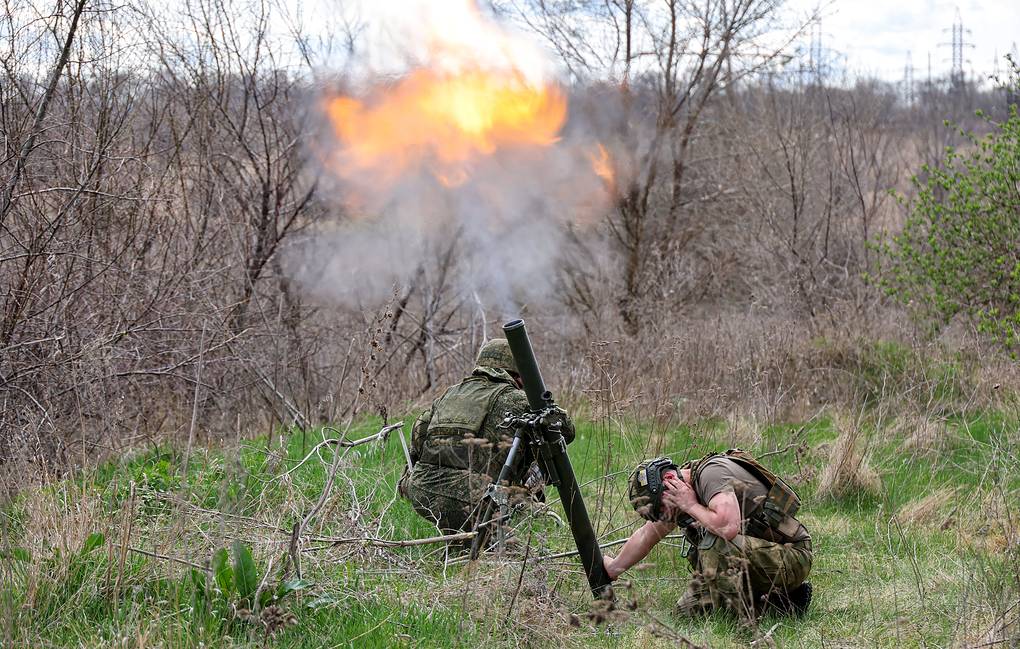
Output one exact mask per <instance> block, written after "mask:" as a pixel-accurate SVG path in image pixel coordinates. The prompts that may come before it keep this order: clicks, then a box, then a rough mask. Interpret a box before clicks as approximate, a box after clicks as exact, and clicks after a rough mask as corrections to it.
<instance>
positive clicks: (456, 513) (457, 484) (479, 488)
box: [398, 463, 542, 534]
mask: <svg viewBox="0 0 1020 649" xmlns="http://www.w3.org/2000/svg"><path fill="white" fill-rule="evenodd" d="M535 471H537V468H536V469H535ZM535 471H532V470H531V469H529V471H528V472H527V474H526V475H525V478H524V480H523V482H524V485H525V486H524V488H523V489H522V488H520V487H517V488H514V489H513V491H514V494H513V495H512V500H511V502H514V503H516V502H520V501H522V500H531V499H535V500H539V499H541V497H542V484H541V482H540V481H539V482H536V480H537V478H535V476H534V475H533V474H534V473H535ZM492 481H493V480H492V478H490V477H489V476H488V475H486V474H484V473H472V472H468V471H464V470H461V469H450V468H444V467H438V466H434V465H428V464H424V463H419V464H417V465H415V467H414V470H413V471H412V472H411V473H410V474H406V475H405V476H404V477H403V478H401V481H400V484H399V485H398V488H399V490H400V493H401V495H403V496H404V497H405V498H407V499H408V500H409V501H410V502H411V507H413V508H414V511H415V512H417V514H418V515H419V516H421V517H422V518H425V519H428V520H430V521H432V522H434V523H435V524H436V527H438V528H439V529H440V530H441V531H442V532H443V533H446V534H449V533H456V532H464V531H468V530H471V529H472V528H473V527H474V523H475V517H476V516H477V515H478V513H479V509H480V507H479V503H480V502H481V501H482V498H483V497H484V496H485V492H486V490H487V489H488V487H489V485H490V484H491V483H492Z"/></svg>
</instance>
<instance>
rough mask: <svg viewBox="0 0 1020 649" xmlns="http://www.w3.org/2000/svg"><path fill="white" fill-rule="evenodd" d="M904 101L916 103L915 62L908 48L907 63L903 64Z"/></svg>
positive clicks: (907, 103) (910, 104) (909, 103)
mask: <svg viewBox="0 0 1020 649" xmlns="http://www.w3.org/2000/svg"><path fill="white" fill-rule="evenodd" d="M903 103H905V104H906V105H907V106H913V105H914V62H913V59H911V56H910V50H907V63H906V65H904V66H903Z"/></svg>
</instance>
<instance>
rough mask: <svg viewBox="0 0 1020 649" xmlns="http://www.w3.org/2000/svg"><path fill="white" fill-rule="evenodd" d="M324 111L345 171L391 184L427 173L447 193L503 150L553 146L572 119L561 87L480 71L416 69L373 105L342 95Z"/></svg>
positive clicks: (516, 74) (517, 75)
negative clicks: (418, 171)
mask: <svg viewBox="0 0 1020 649" xmlns="http://www.w3.org/2000/svg"><path fill="white" fill-rule="evenodd" d="M325 108H326V114H327V115H328V117H329V119H330V122H331V124H332V127H333V130H334V132H335V134H336V136H337V138H338V140H339V141H340V143H341V145H342V151H341V152H340V153H339V154H338V158H337V159H336V162H337V164H338V165H339V168H340V169H339V170H340V171H341V173H343V174H345V175H347V174H352V173H359V172H362V173H367V174H371V175H372V176H373V177H374V178H376V179H377V180H390V181H392V180H394V179H396V178H397V177H399V176H400V175H402V174H404V173H406V172H407V171H408V170H410V169H413V168H415V167H424V168H426V169H428V170H429V171H430V172H431V174H432V175H433V176H434V177H435V178H436V179H437V180H438V181H439V182H440V183H442V184H443V185H445V186H447V187H454V186H457V185H460V184H462V183H464V182H466V181H467V179H468V178H469V177H470V171H471V163H472V161H474V160H477V159H479V158H480V157H483V156H489V155H492V154H493V153H495V152H496V151H497V150H498V149H501V148H508V147H545V146H549V145H551V144H553V143H554V142H556V141H557V139H558V134H559V131H560V128H561V127H562V126H563V123H564V121H565V120H566V116H567V101H566V97H565V96H564V95H563V93H562V92H561V91H560V89H559V88H558V87H557V86H555V85H552V84H544V85H538V86H536V85H534V84H532V83H529V82H528V81H526V80H525V79H524V77H523V75H521V74H520V73H519V72H517V71H515V70H511V71H498V72H493V71H487V70H482V69H477V68H476V69H468V70H465V71H460V72H446V73H444V72H439V71H436V70H427V69H420V70H416V71H414V72H412V73H411V74H409V75H408V76H406V77H404V78H403V79H402V80H401V81H399V82H398V83H397V84H396V85H395V86H393V87H391V88H388V89H385V90H383V91H380V92H379V93H377V95H376V96H375V97H372V98H370V99H369V100H368V101H361V100H358V99H354V98H351V97H343V96H337V97H332V98H329V99H327V101H326V107H325Z"/></svg>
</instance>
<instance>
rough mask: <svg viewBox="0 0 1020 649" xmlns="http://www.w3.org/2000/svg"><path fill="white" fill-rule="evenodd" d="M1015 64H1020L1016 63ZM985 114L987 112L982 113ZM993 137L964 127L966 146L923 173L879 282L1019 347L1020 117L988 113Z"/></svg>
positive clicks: (927, 309) (888, 246) (935, 315)
mask: <svg viewBox="0 0 1020 649" xmlns="http://www.w3.org/2000/svg"><path fill="white" fill-rule="evenodd" d="M1014 67H1015V64H1014ZM979 116H982V117H984V115H982V114H981V113H979ZM985 119H986V121H987V123H988V124H989V126H990V127H991V132H990V133H989V134H987V135H985V136H978V135H976V134H974V133H970V132H963V133H962V134H963V135H964V136H965V137H966V139H967V141H968V142H969V143H970V145H969V146H967V147H966V148H965V149H964V150H954V149H947V151H946V157H945V159H944V160H943V162H942V164H941V165H940V166H938V167H936V168H933V167H929V166H927V165H926V166H925V167H923V168H922V170H923V174H924V179H923V180H922V179H921V178H920V177H917V176H915V177H914V179H913V183H914V186H915V187H916V188H917V190H918V195H917V198H916V199H915V200H914V201H913V203H912V205H911V206H910V214H909V216H908V218H907V221H906V224H905V225H904V228H903V231H902V232H901V233H900V234H899V235H897V236H895V237H893V238H892V240H891V242H886V243H885V244H884V245H882V246H880V249H881V251H882V253H883V257H884V259H885V260H886V261H887V262H888V266H887V267H886V268H885V269H884V272H883V273H882V276H881V279H880V281H879V283H880V284H881V285H882V286H883V287H884V288H885V289H886V291H887V292H888V294H889V295H891V296H893V297H895V298H897V299H899V300H901V301H902V302H904V303H906V304H909V305H912V306H915V307H919V308H920V309H921V310H922V311H923V312H924V313H925V314H926V315H928V316H929V317H931V318H932V319H933V320H934V321H935V322H936V323H945V322H947V321H949V319H951V318H953V317H954V316H956V315H957V314H963V315H964V316H966V317H967V318H969V319H971V320H972V321H973V322H974V323H975V325H976V326H977V329H978V330H979V331H981V332H983V333H986V334H988V335H989V336H991V337H992V338H993V339H995V340H997V341H999V342H1001V343H1002V344H1004V345H1005V346H1006V347H1008V348H1011V349H1016V347H1017V346H1018V345H1020V192H1018V191H1017V188H1018V187H1020V116H1018V115H1017V107H1016V105H1015V104H1014V105H1013V106H1011V107H1010V113H1009V118H1008V119H1007V120H1006V121H1004V122H1001V123H996V122H993V121H992V120H991V119H989V118H987V117H986V118H985Z"/></svg>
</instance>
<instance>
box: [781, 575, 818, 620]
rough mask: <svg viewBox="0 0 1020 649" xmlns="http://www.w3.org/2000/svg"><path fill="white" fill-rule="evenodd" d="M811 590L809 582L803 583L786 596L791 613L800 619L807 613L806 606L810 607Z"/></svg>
mask: <svg viewBox="0 0 1020 649" xmlns="http://www.w3.org/2000/svg"><path fill="white" fill-rule="evenodd" d="M812 590H813V589H812V588H811V582H810V581H805V582H804V583H802V584H801V585H800V586H797V587H796V588H794V589H793V590H791V591H790V592H789V593H788V594H787V597H788V598H789V600H790V608H791V610H790V612H791V613H793V614H794V615H796V616H798V617H802V616H803V615H804V614H806V613H807V610H808V606H810V605H811V592H812Z"/></svg>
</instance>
